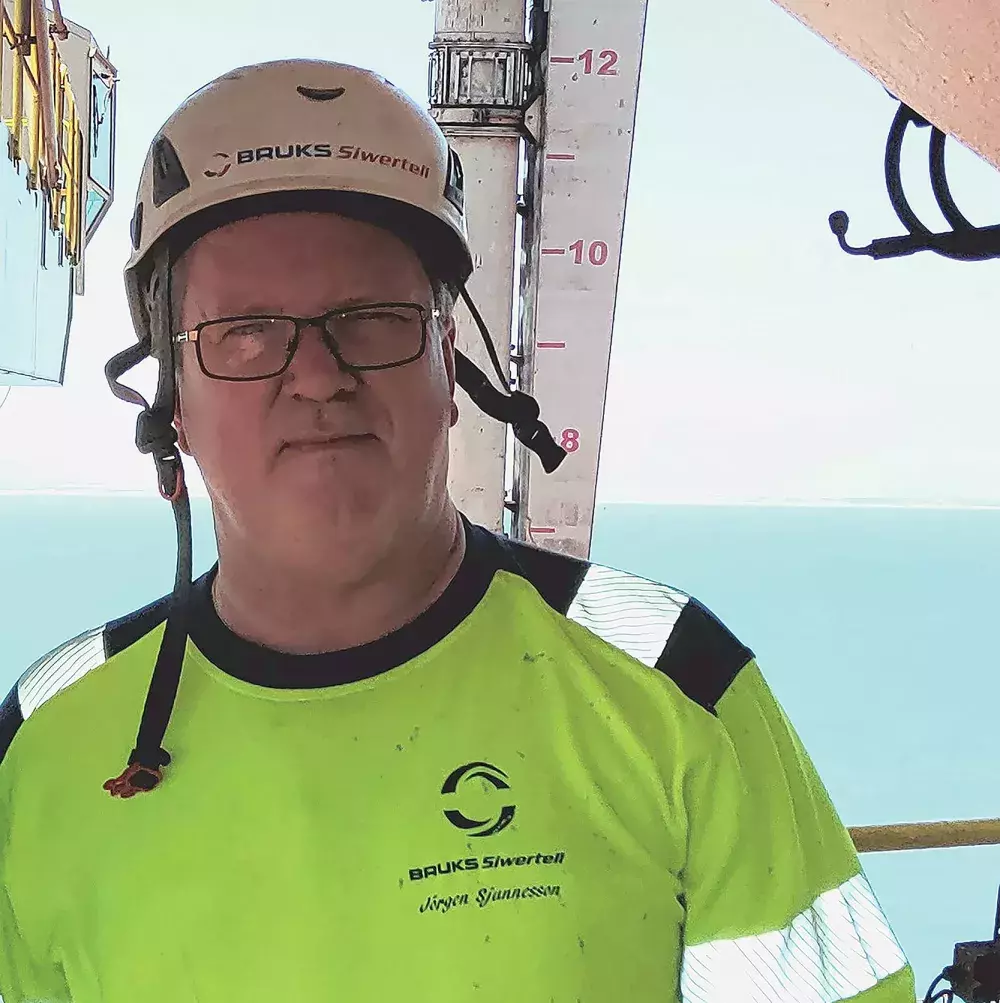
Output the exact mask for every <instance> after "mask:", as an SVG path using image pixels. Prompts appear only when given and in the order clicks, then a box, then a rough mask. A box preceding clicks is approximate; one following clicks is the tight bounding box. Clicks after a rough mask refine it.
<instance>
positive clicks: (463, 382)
mask: <svg viewBox="0 0 1000 1003" xmlns="http://www.w3.org/2000/svg"><path fill="white" fill-rule="evenodd" d="M461 296H462V299H463V300H464V301H465V305H466V306H467V307H468V308H469V312H470V313H471V314H472V319H473V320H474V321H475V322H476V326H477V327H478V328H479V333H480V334H481V335H482V336H483V341H484V342H485V343H486V351H487V352H488V353H489V356H490V361H491V362H492V363H493V368H494V369H495V370H496V373H497V376H499V377H500V383H501V385H502V386H503V387H504V388H506V387H507V385H508V383H509V377H507V376H505V375H504V372H503V367H502V366H501V365H500V359H499V358H498V357H497V350H496V348H495V347H494V345H493V339H492V338H491V337H490V333H489V331H488V330H487V327H486V322H485V321H484V320H483V318H482V315H481V314H480V312H479V310H477V309H476V305H475V303H473V302H472V298H471V297H470V296H469V293H468V290H467V289H466V288H465V286H464V285H463V286H462V289H461ZM455 379H456V380H457V381H458V385H459V386H460V387H461V388H462V389H463V390H464V391H465V392H466V393H467V394H468V395H469V397H470V398H472V401H473V403H474V404H475V405H476V406H477V407H478V408H479V409H480V410H481V411H483V412H484V413H485V414H488V415H489V416H490V417H491V418H494V419H496V420H497V421H500V422H504V423H505V424H507V425H510V427H511V430H512V431H513V433H514V437H515V438H516V439H517V440H518V442H520V443H521V445H523V446H524V447H525V448H527V449H530V450H531V451H532V452H533V453H534V454H535V455H536V456H537V457H538V459H539V461H540V462H541V464H542V468H543V469H544V470H545V472H546V473H547V474H551V473H552V471H554V470H555V469H556V468H557V467H558V466H559V464H560V463H562V461H563V460H564V459H565V458H566V450H565V449H563V448H562V447H561V446H560V445H559V444H558V443H557V442H556V441H555V439H553V438H552V433H551V432H550V431H549V429H548V427H547V426H546V425H545V423H544V422H543V421H541V420H540V419H539V417H538V416H539V414H540V410H539V407H538V402H537V401H536V400H535V398H534V397H531V396H529V395H528V394H526V393H522V392H521V391H520V390H514V391H513V392H510V391H508V392H507V393H501V392H500V391H499V390H497V389H496V387H494V386H492V385H491V384H490V381H489V378H488V377H487V376H486V374H485V373H484V372H483V371H482V370H481V369H480V368H479V367H478V366H477V365H475V363H473V362H472V361H471V360H470V359H469V358H468V357H467V356H465V355H463V354H462V353H461V352H459V351H456V352H455Z"/></svg>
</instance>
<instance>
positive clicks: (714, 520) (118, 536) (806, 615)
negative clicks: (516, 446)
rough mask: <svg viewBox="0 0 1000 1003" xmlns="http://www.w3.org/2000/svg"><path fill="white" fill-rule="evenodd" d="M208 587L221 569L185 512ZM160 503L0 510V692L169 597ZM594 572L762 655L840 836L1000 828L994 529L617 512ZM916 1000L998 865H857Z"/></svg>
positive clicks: (882, 511)
mask: <svg viewBox="0 0 1000 1003" xmlns="http://www.w3.org/2000/svg"><path fill="white" fill-rule="evenodd" d="M193 521H194V532H195V547H194V563H195V571H196V573H200V572H201V571H203V570H205V569H206V568H208V567H209V566H210V564H211V563H212V562H213V561H214V559H215V546H214V539H213V536H212V528H211V517H210V512H209V510H208V506H207V503H206V502H205V501H204V500H199V499H196V500H195V501H194V502H193ZM174 542H175V536H174V526H173V519H172V516H171V512H170V508H169V506H168V505H166V504H165V503H164V502H162V501H160V500H159V499H158V498H138V497H127V496H126V497H115V496H104V497H96V496H95V497H87V496H56V495H4V496H0V687H2V689H3V691H4V692H6V690H7V689H8V688H9V687H10V686H11V685H12V684H13V683H14V682H15V680H16V678H17V676H18V675H19V674H20V673H21V672H22V671H23V670H24V668H25V667H26V666H27V665H28V664H30V662H31V661H33V660H34V659H35V658H36V657H37V656H38V655H40V654H42V653H44V652H45V651H47V650H49V649H50V648H52V647H53V646H55V645H56V644H58V643H59V642H61V641H62V640H65V639H66V638H68V637H71V636H73V635H75V634H77V633H79V632H81V631H83V630H86V629H88V628H90V627H92V626H96V625H98V624H100V623H102V622H104V621H105V620H107V619H110V618H113V617H116V616H119V615H122V614H124V613H127V612H129V611H131V610H134V609H137V608H139V607H140V606H142V605H144V604H145V603H147V602H150V601H152V600H154V599H156V598H159V597H160V596H162V595H164V594H166V593H168V592H169V591H170V588H171V585H172V581H173V567H174ZM591 556H592V558H593V559H594V560H596V561H600V562H603V563H606V564H610V565H612V566H615V567H619V568H623V569H625V570H628V571H632V572H635V573H637V574H640V575H644V576H646V577H648V578H652V579H655V580H657V581H661V582H665V583H667V584H670V585H673V586H675V587H677V588H679V589H681V590H683V591H685V592H688V593H691V594H693V595H695V596H697V597H698V598H699V599H700V600H701V601H702V602H704V603H705V604H706V605H707V606H709V607H710V608H711V609H712V610H713V612H715V613H716V614H717V615H718V616H719V617H720V618H721V619H722V620H723V621H724V622H725V623H726V624H727V626H728V627H729V628H730V629H731V630H733V631H734V633H736V634H737V635H738V636H739V638H740V639H741V640H742V641H743V642H744V643H745V644H746V645H748V646H749V647H750V648H752V649H753V650H754V652H755V653H756V655H757V657H758V660H759V662H760V664H761V667H762V669H763V671H764V673H765V676H766V678H767V679H768V681H769V683H770V685H771V687H772V689H773V690H774V692H775V693H776V695H777V696H778V699H779V700H780V701H781V703H782V705H783V707H784V708H785V710H786V712H787V714H788V716H789V718H790V720H791V721H792V723H793V725H794V727H795V729H796V730H797V732H798V733H799V735H800V737H801V738H802V740H803V742H804V744H805V746H806V748H807V750H808V751H809V753H810V755H811V756H812V758H813V760H814V761H815V763H816V766H817V768H818V770H819V772H820V775H821V776H822V778H823V780H824V781H825V783H826V785H827V787H828V789H829V791H830V793H831V795H832V797H833V801H834V803H835V804H836V806H837V808H838V810H839V811H840V813H841V815H842V817H843V819H844V821H845V822H846V823H847V824H848V825H868V824H877V823H890V822H902V821H932V820H938V819H956V818H981V817H997V816H1000V781H998V774H997V759H998V748H997V737H998V732H1000V729H998V725H997V722H998V716H1000V671H998V670H1000V654H998V648H1000V646H998V635H1000V572H998V569H1000V510H997V509H994V510H990V509H982V510H956V509H919V508H863V507H850V506H845V507H826V508H819V507H817V508H810V507H773V508H769V507H762V506H729V507H726V506H707V507H684V506H657V505H605V506H602V507H601V508H600V509H599V512H598V517H597V520H596V525H595V532H594V543H593V550H592V555H591ZM863 862H864V866H865V869H866V871H867V873H868V875H869V877H870V879H871V881H872V884H873V886H874V888H875V891H876V894H877V895H878V897H879V899H880V901H881V903H882V905H883V908H884V909H885V910H886V912H887V913H888V915H889V917H890V920H891V922H892V925H893V927H894V929H895V931H896V933H897V935H898V937H899V939H900V940H901V942H902V944H903V948H904V950H905V951H906V953H907V955H908V956H909V957H910V959H911V961H912V962H913V964H914V967H915V969H916V972H917V981H918V987H917V988H918V990H919V992H920V995H921V998H922V996H923V992H924V991H925V990H926V988H927V986H928V984H929V983H930V981H931V979H932V978H933V977H934V976H935V975H936V974H937V973H938V972H939V971H940V970H941V969H942V968H943V967H944V966H945V965H946V964H948V963H949V962H950V961H951V956H952V949H953V945H954V944H955V943H956V942H957V941H962V940H988V939H990V937H991V936H992V932H993V918H994V911H995V906H996V898H997V889H998V885H1000V848H996V847H977V848H965V849H954V850H918V851H907V852H901V853H887V854H874V855H865V857H864V858H863Z"/></svg>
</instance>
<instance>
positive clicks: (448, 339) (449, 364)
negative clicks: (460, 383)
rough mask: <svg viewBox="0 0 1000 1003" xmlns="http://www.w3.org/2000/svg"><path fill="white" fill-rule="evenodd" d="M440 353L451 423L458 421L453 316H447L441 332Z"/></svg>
mask: <svg viewBox="0 0 1000 1003" xmlns="http://www.w3.org/2000/svg"><path fill="white" fill-rule="evenodd" d="M441 354H442V356H443V357H444V368H445V372H446V373H447V374H448V393H449V395H450V397H451V402H452V404H451V417H452V421H451V423H452V425H454V424H455V422H456V421H458V405H457V404H455V318H454V317H449V318H448V319H447V320H446V321H445V323H444V327H443V330H442V332H441Z"/></svg>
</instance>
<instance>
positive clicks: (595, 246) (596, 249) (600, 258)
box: [569, 240, 609, 267]
mask: <svg viewBox="0 0 1000 1003" xmlns="http://www.w3.org/2000/svg"><path fill="white" fill-rule="evenodd" d="M569 249H570V250H571V251H572V252H573V262H574V264H577V265H582V264H583V256H584V252H586V255H587V260H588V261H589V262H590V263H591V264H592V265H597V266H598V267H600V266H601V265H604V264H607V261H608V254H609V251H608V245H607V244H606V243H605V242H604V241H603V240H592V241H591V242H590V246H589V247H588V246H587V242H586V241H584V240H578V241H576V242H575V243H573V244H570V245H569Z"/></svg>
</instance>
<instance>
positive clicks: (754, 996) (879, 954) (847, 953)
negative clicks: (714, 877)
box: [681, 874, 906, 1003]
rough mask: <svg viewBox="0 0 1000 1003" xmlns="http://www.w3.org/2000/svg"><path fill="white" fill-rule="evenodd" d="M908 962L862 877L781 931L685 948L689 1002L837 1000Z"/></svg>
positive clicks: (831, 1002) (830, 893)
mask: <svg viewBox="0 0 1000 1003" xmlns="http://www.w3.org/2000/svg"><path fill="white" fill-rule="evenodd" d="M905 965H906V958H905V957H904V955H903V952H902V950H901V949H900V946H899V944H898V942H897V941H896V938H895V937H894V936H893V933H892V930H891V929H890V928H889V924H888V923H887V922H886V919H885V916H884V915H883V914H882V910H881V908H880V907H879V904H878V902H877V901H876V899H875V895H874V893H873V892H872V889H871V886H870V885H869V883H868V880H867V878H865V876H864V875H863V874H858V875H856V876H855V877H853V878H851V879H850V880H849V881H847V882H845V883H844V884H842V885H841V886H840V887H839V888H834V889H832V890H831V891H828V892H824V893H823V894H822V895H820V896H819V898H817V899H816V900H815V902H813V904H812V905H811V906H810V907H809V908H808V909H806V910H805V911H804V912H801V913H800V914H799V915H798V916H796V917H795V918H794V919H793V920H792V922H791V923H789V924H788V926H786V927H785V928H784V929H782V930H775V931H772V932H770V933H762V934H759V935H758V936H755V937H740V938H738V939H736V940H717V941H711V942H709V943H705V944H697V945H695V946H692V947H686V948H685V950H684V960H683V967H682V970H681V998H682V1000H683V1003H729V1001H732V1000H739V1001H740V1003H837V1001H839V1000H846V999H850V998H851V997H852V996H856V995H858V993H861V992H864V991H865V990H866V989H871V988H872V987H873V986H875V985H877V984H878V983H879V982H881V981H882V980H883V979H884V978H886V977H887V976H889V975H892V974H893V973H894V972H898V971H900V970H901V969H902V968H904V967H905Z"/></svg>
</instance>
